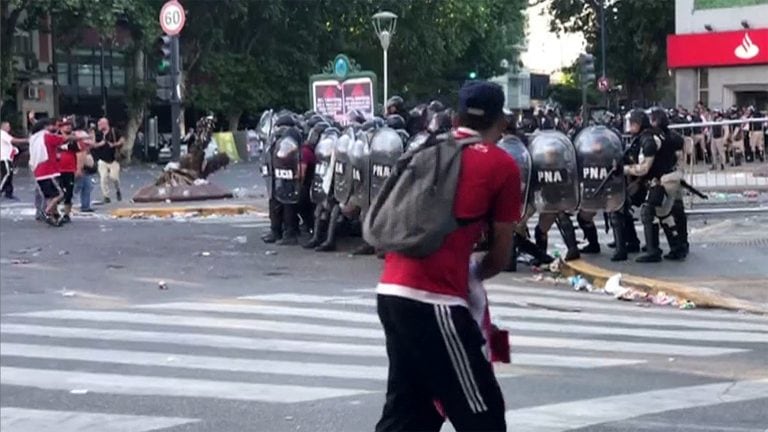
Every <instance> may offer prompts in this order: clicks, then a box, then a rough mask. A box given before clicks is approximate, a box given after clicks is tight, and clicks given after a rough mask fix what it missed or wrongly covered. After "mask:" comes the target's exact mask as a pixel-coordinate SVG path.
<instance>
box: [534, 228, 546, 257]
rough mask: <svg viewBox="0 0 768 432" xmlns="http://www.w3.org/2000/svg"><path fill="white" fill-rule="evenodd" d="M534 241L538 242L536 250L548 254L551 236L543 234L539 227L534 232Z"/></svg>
mask: <svg viewBox="0 0 768 432" xmlns="http://www.w3.org/2000/svg"><path fill="white" fill-rule="evenodd" d="M533 239H534V241H535V242H536V248H537V249H538V250H540V251H543V252H544V253H547V247H548V245H549V236H548V235H547V233H545V232H543V231H542V230H541V228H539V226H538V225H536V228H534V230H533Z"/></svg>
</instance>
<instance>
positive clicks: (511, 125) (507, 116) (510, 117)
mask: <svg viewBox="0 0 768 432" xmlns="http://www.w3.org/2000/svg"><path fill="white" fill-rule="evenodd" d="M504 120H506V121H507V128H506V129H505V132H506V133H509V134H512V135H514V134H516V133H517V118H516V116H515V113H513V112H512V111H509V110H507V109H504Z"/></svg>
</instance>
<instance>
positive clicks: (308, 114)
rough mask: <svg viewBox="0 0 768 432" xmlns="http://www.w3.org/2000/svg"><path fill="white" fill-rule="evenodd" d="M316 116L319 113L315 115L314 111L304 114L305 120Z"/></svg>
mask: <svg viewBox="0 0 768 432" xmlns="http://www.w3.org/2000/svg"><path fill="white" fill-rule="evenodd" d="M315 114H317V113H315V112H314V111H312V110H309V111H307V112H305V113H304V118H305V119H308V118H310V117H312V116H313V115H315Z"/></svg>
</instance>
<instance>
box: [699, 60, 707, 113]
mask: <svg viewBox="0 0 768 432" xmlns="http://www.w3.org/2000/svg"><path fill="white" fill-rule="evenodd" d="M697 72H698V79H697V82H698V83H699V101H700V102H701V103H703V104H704V106H709V69H707V68H701V69H697Z"/></svg>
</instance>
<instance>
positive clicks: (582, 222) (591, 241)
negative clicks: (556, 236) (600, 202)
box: [576, 216, 600, 254]
mask: <svg viewBox="0 0 768 432" xmlns="http://www.w3.org/2000/svg"><path fill="white" fill-rule="evenodd" d="M576 221H577V222H578V223H579V228H581V230H582V231H583V232H584V237H585V238H586V239H587V245H586V246H585V247H583V248H581V249H579V252H581V253H583V254H599V253H600V242H599V240H598V237H597V227H596V226H595V222H594V221H590V220H586V219H582V218H581V216H576Z"/></svg>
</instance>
